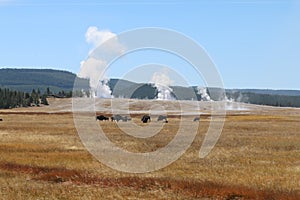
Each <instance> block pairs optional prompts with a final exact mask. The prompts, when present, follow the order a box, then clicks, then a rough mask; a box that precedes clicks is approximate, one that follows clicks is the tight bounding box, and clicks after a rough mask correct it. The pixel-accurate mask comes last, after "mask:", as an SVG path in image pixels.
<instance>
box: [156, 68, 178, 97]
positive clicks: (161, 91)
mask: <svg viewBox="0 0 300 200" xmlns="http://www.w3.org/2000/svg"><path fill="white" fill-rule="evenodd" d="M151 82H152V83H153V84H154V86H155V87H156V88H157V91H158V94H157V99H158V100H175V98H174V97H173V95H172V92H173V90H172V88H170V87H169V86H170V85H171V84H172V83H173V81H172V80H171V79H170V78H169V76H168V73H167V70H164V71H162V72H155V73H154V74H153V76H152V79H151Z"/></svg>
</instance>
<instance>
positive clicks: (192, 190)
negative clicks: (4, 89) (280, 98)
mask: <svg viewBox="0 0 300 200" xmlns="http://www.w3.org/2000/svg"><path fill="white" fill-rule="evenodd" d="M52 101H55V103H56V104H57V105H59V100H52ZM63 101H65V100H62V102H61V103H62V104H63ZM134 107H135V109H137V110H138V109H139V105H138V104H137V103H135V104H134ZM49 110H51V107H50V108H30V109H28V110H26V109H15V110H9V111H0V118H2V119H3V121H2V122H0V199H299V196H300V123H299V122H300V111H299V110H298V109H265V110H262V111H259V110H257V109H256V110H253V111H248V112H247V113H246V114H245V113H242V112H239V111H230V112H229V114H228V115H227V117H226V122H225V126H224V129H223V132H222V135H221V137H220V139H219V141H218V143H217V145H216V147H215V148H214V149H213V150H212V152H211V153H210V154H209V155H208V156H207V157H206V158H204V159H200V158H199V157H198V153H199V148H200V146H201V143H202V141H203V138H204V135H205V133H206V131H207V128H208V126H209V115H206V116H203V118H201V121H200V125H201V126H200V129H199V131H198V134H197V136H196V139H195V141H194V142H193V144H192V145H191V147H190V148H189V149H188V150H187V152H186V153H185V154H184V155H183V156H182V157H181V158H180V159H178V160H177V161H176V162H174V163H172V164H171V165H170V166H167V167H165V168H163V169H161V170H158V171H155V172H151V173H146V174H129V173H122V172H118V171H115V170H112V169H110V168H108V167H106V166H105V165H103V164H101V163H99V162H98V161H97V160H96V159H94V158H93V157H92V156H91V155H90V154H89V153H88V152H87V151H86V150H85V148H84V147H83V145H82V144H81V141H80V139H79V137H78V135H77V133H76V129H75V127H74V122H73V116H72V113H68V112H59V110H58V109H57V110H56V109H53V110H51V112H52V111H55V112H54V113H51V114H50V113H48V112H49ZM56 111H57V112H56ZM134 117H136V118H134V119H133V120H135V122H136V123H138V124H139V125H143V124H142V123H141V122H140V120H139V119H138V118H137V117H138V115H135V116H134ZM183 119H184V120H187V121H188V122H190V123H191V125H192V123H195V122H192V119H193V117H192V116H190V117H188V116H187V117H185V118H183ZM178 122H179V118H178V117H172V118H171V119H169V123H168V124H165V125H164V129H163V130H162V131H161V132H160V133H159V134H157V135H156V136H153V137H151V138H147V139H137V138H133V137H130V136H128V135H125V134H124V133H123V132H122V131H121V130H119V128H118V126H117V125H116V122H99V123H100V124H101V126H102V128H103V129H104V130H105V132H106V133H108V134H107V136H108V137H109V138H110V139H111V140H112V141H113V142H114V143H115V144H117V145H118V146H120V147H122V148H126V149H127V150H129V151H132V152H148V151H154V150H156V149H158V148H160V147H163V146H165V145H166V144H167V143H168V142H169V141H171V140H172V138H173V136H174V134H175V133H176V131H177V129H178ZM120 123H123V122H120ZM151 123H158V122H154V121H153V122H151ZM188 130H189V129H188V127H186V134H190V133H189V131H188Z"/></svg>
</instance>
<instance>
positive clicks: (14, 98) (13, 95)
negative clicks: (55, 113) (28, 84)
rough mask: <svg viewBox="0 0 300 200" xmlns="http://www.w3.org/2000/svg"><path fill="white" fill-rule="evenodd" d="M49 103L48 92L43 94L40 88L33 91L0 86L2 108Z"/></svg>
mask: <svg viewBox="0 0 300 200" xmlns="http://www.w3.org/2000/svg"><path fill="white" fill-rule="evenodd" d="M41 104H43V105H49V104H48V101H47V94H41V92H40V90H37V91H36V90H34V89H33V90H32V92H31V93H28V92H21V91H15V90H10V89H7V88H4V89H1V88H0V108H2V109H8V108H17V107H30V106H40V105H41Z"/></svg>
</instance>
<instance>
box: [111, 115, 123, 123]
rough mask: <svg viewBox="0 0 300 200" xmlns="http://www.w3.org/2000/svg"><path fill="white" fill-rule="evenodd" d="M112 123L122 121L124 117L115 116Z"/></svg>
mask: <svg viewBox="0 0 300 200" xmlns="http://www.w3.org/2000/svg"><path fill="white" fill-rule="evenodd" d="M110 119H111V121H117V122H118V121H120V120H123V117H122V116H121V115H113V116H112V117H111V118H110Z"/></svg>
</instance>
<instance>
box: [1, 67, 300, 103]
mask: <svg viewBox="0 0 300 200" xmlns="http://www.w3.org/2000/svg"><path fill="white" fill-rule="evenodd" d="M75 78H76V74H74V73H71V72H67V71H60V70H52V69H0V88H9V89H11V90H17V91H22V92H31V91H32V89H39V90H40V91H41V93H42V94H43V93H44V92H45V90H46V89H47V88H48V87H49V88H50V90H51V91H53V92H54V93H56V92H59V91H62V90H64V91H71V90H73V84H74V80H75ZM77 80H78V81H79V82H80V84H78V85H80V88H81V89H87V88H88V86H89V81H88V80H87V79H77ZM108 85H109V87H110V89H111V91H112V95H113V96H114V97H123V98H135V99H155V98H157V94H158V90H157V88H156V87H155V86H154V85H153V84H149V83H134V82H131V81H127V80H122V79H110V80H109V82H108ZM170 87H171V88H172V90H173V92H172V96H174V97H175V98H176V99H179V100H202V99H203V98H202V96H201V94H198V90H197V87H196V86H191V87H181V86H170ZM81 89H80V90H81ZM207 93H208V94H209V95H210V97H211V99H212V100H219V99H220V97H224V95H222V90H220V89H218V88H207ZM62 96H64V95H62ZM226 96H227V97H228V99H232V100H234V101H238V102H245V103H252V104H261V105H271V106H291V107H300V91H299V90H259V89H226Z"/></svg>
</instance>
